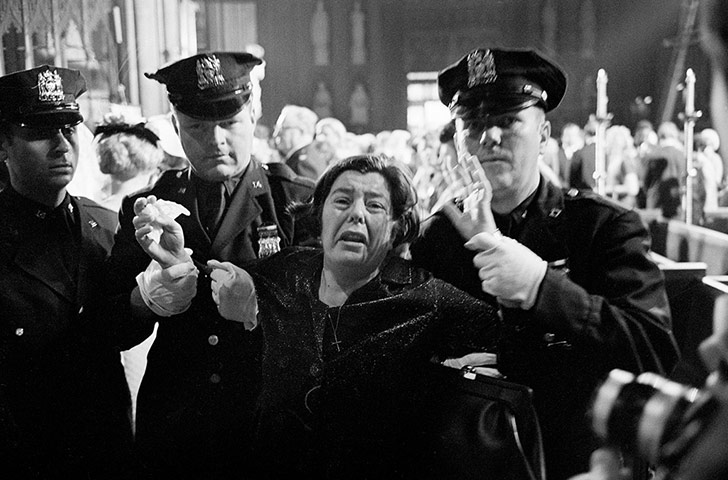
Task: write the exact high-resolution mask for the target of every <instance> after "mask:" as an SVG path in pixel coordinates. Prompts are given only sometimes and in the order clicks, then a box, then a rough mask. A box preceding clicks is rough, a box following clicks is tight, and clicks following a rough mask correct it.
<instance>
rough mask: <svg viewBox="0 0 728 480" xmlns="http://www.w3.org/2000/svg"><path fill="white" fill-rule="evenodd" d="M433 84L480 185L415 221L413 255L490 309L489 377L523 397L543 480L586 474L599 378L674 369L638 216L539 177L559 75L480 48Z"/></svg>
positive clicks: (559, 92) (664, 309)
mask: <svg viewBox="0 0 728 480" xmlns="http://www.w3.org/2000/svg"><path fill="white" fill-rule="evenodd" d="M438 88H439V95H440V100H441V101H442V102H443V103H444V104H445V105H447V106H448V107H449V108H450V111H451V113H452V116H453V119H454V120H455V123H456V134H455V137H456V146H457V149H458V155H459V156H460V159H461V161H462V162H463V163H464V164H466V167H467V168H468V169H469V171H471V172H474V173H473V174H472V175H473V177H474V178H475V179H479V180H480V181H479V182H478V183H476V184H475V185H474V186H475V187H478V188H477V189H473V190H474V193H473V194H472V195H471V196H470V197H469V199H468V201H466V202H465V211H464V212H461V211H460V210H459V209H458V208H457V207H456V206H455V205H454V204H450V205H447V206H446V207H445V208H444V209H443V211H441V212H439V213H438V214H436V215H434V216H433V217H432V218H430V219H429V220H428V221H427V222H426V223H425V226H424V231H423V234H422V236H421V238H420V239H418V241H417V242H416V243H415V245H413V247H412V256H413V259H414V261H415V263H417V264H418V265H419V266H422V267H424V268H426V269H428V270H431V271H432V272H433V273H434V274H435V276H437V277H440V278H442V279H444V280H446V281H449V282H450V283H452V284H454V285H455V286H458V287H460V288H461V289H463V290H466V291H468V292H470V293H471V294H472V295H475V296H478V297H482V298H484V299H486V300H488V301H490V302H493V303H497V304H498V306H499V307H500V310H501V312H502V317H503V326H502V334H501V338H500V341H499V346H498V351H497V363H498V369H499V370H500V372H501V373H502V374H504V375H506V377H507V378H508V379H509V380H511V381H514V382H519V383H524V384H527V385H529V386H530V387H532V388H533V390H534V402H535V406H536V410H537V412H538V414H539V420H540V422H541V426H542V431H543V439H544V447H545V455H546V464H547V474H548V478H549V479H556V480H558V479H563V478H567V477H568V476H570V475H572V474H575V473H578V472H581V471H585V470H587V469H588V465H589V455H590V453H591V451H592V450H593V449H594V448H595V446H596V445H595V439H594V438H593V436H592V433H591V429H590V425H589V421H588V418H587V415H586V414H587V409H588V406H589V400H590V396H591V394H592V392H593V391H594V388H595V387H596V385H597V384H598V382H599V381H600V380H601V379H602V378H603V376H604V375H606V374H607V373H608V372H609V371H610V369H612V368H622V369H626V370H631V371H633V372H640V371H646V370H649V371H653V372H658V373H663V374H665V373H668V372H669V371H670V370H671V368H672V367H673V365H674V364H675V362H676V360H677V357H678V352H677V348H676V344H675V341H674V338H673V336H672V332H671V326H670V325H671V317H670V311H669V308H668V303H667V297H666V294H665V288H664V285H663V278H662V275H661V273H660V271H659V270H658V268H657V266H656V265H655V264H654V263H653V262H652V261H651V260H650V258H649V256H648V246H649V239H648V233H647V231H646V230H645V228H644V227H643V225H642V222H641V220H640V218H639V217H638V215H637V214H636V213H635V212H632V211H628V210H626V209H624V208H621V207H620V206H618V205H616V204H614V203H612V202H610V201H609V200H607V199H605V198H602V197H600V196H598V195H596V194H593V193H591V192H586V191H584V192H581V191H577V190H568V191H565V190H562V189H560V188H557V187H555V186H554V185H552V184H550V183H548V181H547V180H546V179H545V178H544V177H543V176H541V175H540V174H539V169H538V157H539V155H541V154H542V153H543V151H544V148H545V146H546V141H547V140H548V138H549V137H550V134H551V126H550V123H549V122H548V120H547V119H546V112H549V111H551V110H553V109H554V108H556V106H557V105H558V104H559V102H560V101H561V99H562V97H563V95H564V93H565V90H566V76H565V74H564V73H563V71H562V70H561V68H560V67H558V66H557V65H556V64H554V63H553V62H551V61H550V60H548V59H546V58H544V57H543V56H541V55H540V54H538V53H537V52H535V51H531V50H506V49H487V48H486V49H477V50H474V51H472V52H470V53H468V54H467V55H465V56H464V57H463V58H461V59H460V60H459V61H458V62H457V63H455V64H453V65H451V66H449V67H447V68H446V69H444V70H443V71H442V72H440V74H439V75H438ZM471 160H475V161H474V162H471ZM479 175H482V176H480V177H479ZM473 199H475V200H474V201H473ZM464 241H467V243H465V244H463V243H464Z"/></svg>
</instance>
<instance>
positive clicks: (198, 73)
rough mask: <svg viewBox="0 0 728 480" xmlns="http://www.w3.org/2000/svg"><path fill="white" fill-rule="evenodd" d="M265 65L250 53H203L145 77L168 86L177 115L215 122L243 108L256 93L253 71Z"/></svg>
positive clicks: (168, 92)
mask: <svg viewBox="0 0 728 480" xmlns="http://www.w3.org/2000/svg"><path fill="white" fill-rule="evenodd" d="M262 62H263V61H262V60H261V59H260V58H258V57H256V56H255V55H252V54H250V53H243V52H240V53H238V52H210V53H200V54H197V55H193V56H191V57H188V58H184V59H182V60H179V61H177V62H174V63H172V64H170V65H167V66H165V67H163V68H161V69H159V70H158V71H157V72H156V73H151V74H150V73H145V75H146V76H147V78H151V79H153V80H156V81H158V82H159V83H162V84H164V85H166V87H167V94H168V96H169V101H170V103H172V105H174V107H175V108H176V109H177V110H178V111H180V112H182V113H184V114H185V115H189V116H190V117H193V118H197V119H202V120H216V119H221V118H228V117H231V116H233V115H235V114H236V113H238V112H239V111H240V110H241V109H242V108H243V105H245V103H246V102H247V101H248V98H250V92H251V91H252V89H253V84H252V82H251V80H250V71H251V70H252V69H253V67H255V66H256V65H259V64H261V63H262Z"/></svg>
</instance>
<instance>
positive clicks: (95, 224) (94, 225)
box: [88, 220, 99, 228]
mask: <svg viewBox="0 0 728 480" xmlns="http://www.w3.org/2000/svg"><path fill="white" fill-rule="evenodd" d="M88 224H89V225H91V228H96V227H98V226H99V224H98V223H96V220H89V221H88Z"/></svg>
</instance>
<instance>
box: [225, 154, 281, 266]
mask: <svg viewBox="0 0 728 480" xmlns="http://www.w3.org/2000/svg"><path fill="white" fill-rule="evenodd" d="M269 191H270V188H269V186H268V180H267V179H266V178H265V175H264V174H263V170H262V168H260V167H259V166H258V165H257V164H255V163H253V162H251V164H250V168H249V169H248V171H247V172H246V173H245V175H243V178H241V179H240V184H239V185H238V187H237V188H236V189H235V193H234V194H233V198H232V199H231V200H230V202H231V203H230V207H229V208H228V210H227V213H225V217H224V218H223V220H222V223H221V224H220V228H219V229H218V231H217V235H215V239H214V240H213V242H212V251H213V252H219V251H221V250H223V249H224V248H225V246H226V245H227V244H229V243H230V242H231V241H233V240H234V239H235V237H237V236H238V235H239V234H240V233H241V232H243V231H244V230H245V229H246V228H248V226H249V225H250V224H251V223H253V221H254V220H255V219H256V218H258V216H260V214H261V213H262V212H263V209H262V207H261V206H260V204H259V203H258V200H257V199H256V197H257V196H258V195H264V194H266V193H268V192H269Z"/></svg>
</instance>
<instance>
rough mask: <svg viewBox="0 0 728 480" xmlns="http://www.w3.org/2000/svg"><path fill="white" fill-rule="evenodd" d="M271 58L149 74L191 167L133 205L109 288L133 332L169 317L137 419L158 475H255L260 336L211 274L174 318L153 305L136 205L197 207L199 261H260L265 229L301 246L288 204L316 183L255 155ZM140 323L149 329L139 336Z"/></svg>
mask: <svg viewBox="0 0 728 480" xmlns="http://www.w3.org/2000/svg"><path fill="white" fill-rule="evenodd" d="M260 63H261V60H260V59H259V58H257V57H255V56H253V55H251V54H248V53H233V52H214V53H204V54H198V55H194V56H191V57H188V58H185V59H182V60H179V61H177V62H175V63H172V64H170V65H168V66H165V67H164V68H161V69H160V70H158V71H157V72H156V73H154V74H147V76H148V77H149V78H152V79H154V80H156V81H158V82H160V83H162V84H164V85H166V88H167V92H168V97H169V100H170V103H171V104H172V107H173V113H174V121H175V123H176V127H177V129H178V132H179V136H180V140H181V143H182V146H183V148H184V151H185V154H186V155H187V158H188V159H189V161H190V164H191V167H190V168H188V169H184V170H170V171H167V172H165V173H164V174H163V175H162V176H161V177H160V178H159V180H158V181H157V182H156V184H155V185H153V186H152V187H151V188H149V189H147V190H145V191H143V192H140V193H139V194H137V195H133V196H131V197H129V198H127V199H125V200H124V202H123V203H122V208H121V210H120V212H119V222H120V229H119V232H118V233H117V235H116V239H115V242H116V243H115V245H114V249H113V251H112V254H111V257H110V259H109V265H108V266H109V275H110V277H109V282H108V285H109V291H108V293H109V295H110V301H109V316H110V317H115V318H117V322H121V323H120V324H122V325H123V324H124V323H123V322H124V321H126V326H127V327H129V326H130V325H132V327H133V328H126V329H122V331H123V332H124V333H125V334H126V335H129V336H128V337H127V338H128V339H130V340H132V341H138V340H140V339H143V338H145V337H146V336H147V335H149V334H150V333H151V331H152V328H153V325H154V323H155V322H159V328H158V331H157V337H156V340H155V341H154V344H153V346H152V347H151V350H150V352H149V355H148V364H147V369H146V372H145V375H144V378H143V380H142V384H141V387H140V390H139V395H138V399H137V417H136V445H137V451H138V452H139V454H140V458H141V460H142V462H143V463H144V465H145V467H146V469H147V470H148V473H149V474H150V476H152V477H155V478H228V477H231V476H236V478H240V476H241V475H242V474H243V472H245V468H246V465H247V457H246V452H247V451H248V449H249V448H250V447H251V445H250V443H249V442H248V441H247V438H249V437H248V436H249V434H250V433H251V432H250V421H251V418H250V417H251V412H252V407H253V402H254V401H255V398H256V393H257V386H258V382H259V372H258V371H257V370H256V369H254V368H252V367H251V365H252V362H254V361H255V359H256V356H257V355H258V347H256V346H255V345H256V341H255V337H256V335H257V334H258V332H257V331H253V332H248V331H246V330H245V326H244V325H243V324H240V323H235V322H232V321H228V320H225V319H223V318H222V317H221V316H220V315H219V314H218V312H217V308H216V306H215V304H214V303H213V301H212V298H211V294H210V279H209V277H208V276H206V275H200V276H199V278H198V284H197V296H196V297H195V300H194V301H193V303H192V305H191V306H190V307H189V309H188V310H187V311H185V312H183V313H181V314H178V315H171V316H169V317H166V316H163V315H167V313H165V311H160V310H158V309H155V310H154V311H152V310H151V309H150V308H148V307H147V306H146V305H145V304H144V303H143V302H142V301H141V297H140V296H139V294H138V287H137V283H136V281H135V277H136V276H137V274H138V273H139V272H142V271H143V270H145V268H146V267H147V265H148V263H149V257H148V256H147V254H146V253H145V252H144V251H143V250H142V249H141V247H140V246H139V244H138V243H137V241H136V239H135V236H134V235H135V228H134V225H133V218H134V216H135V211H134V203H135V202H136V201H137V199H141V201H142V202H146V199H147V198H149V197H150V196H154V197H156V199H160V200H165V201H169V202H175V203H176V204H179V205H181V206H183V207H184V208H186V209H187V210H188V212H189V215H182V216H180V217H179V218H178V221H179V223H180V224H181V225H182V228H183V230H184V237H185V240H186V245H187V246H188V247H190V248H191V249H192V258H193V259H194V260H195V262H197V264H198V265H205V264H206V263H207V261H208V260H210V259H215V260H220V261H229V262H233V263H235V264H239V265H243V264H245V263H247V262H250V261H251V260H254V259H256V258H257V256H258V252H259V242H258V241H259V234H258V229H259V227H262V226H267V225H272V226H275V228H276V230H277V234H278V236H279V238H280V243H281V246H285V245H289V244H291V243H292V241H293V237H294V228H293V227H294V225H293V220H292V218H291V216H290V215H289V213H288V212H287V210H286V207H287V206H288V205H289V204H290V203H291V202H292V201H295V200H304V199H305V198H307V197H308V196H309V194H310V193H311V192H312V182H311V181H310V180H307V179H302V178H299V177H297V176H296V175H295V174H294V173H293V172H291V171H290V169H288V168H287V167H286V166H285V165H283V164H277V165H268V166H264V165H261V164H259V163H258V162H257V161H256V160H255V159H254V158H252V157H251V149H252V140H253V129H254V127H255V118H254V112H253V102H252V101H251V91H252V84H251V79H250V71H251V69H252V68H253V67H254V66H256V65H258V64H260ZM154 312H156V313H154ZM137 327H139V330H138V332H140V333H141V335H137V336H136V337H134V335H133V334H134V333H135V332H134V329H136V328H137Z"/></svg>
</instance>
